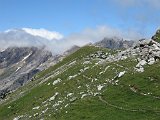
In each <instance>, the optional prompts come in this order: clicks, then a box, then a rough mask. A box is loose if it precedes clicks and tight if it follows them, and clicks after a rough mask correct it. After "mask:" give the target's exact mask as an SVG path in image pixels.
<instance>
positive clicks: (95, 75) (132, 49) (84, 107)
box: [0, 31, 160, 120]
mask: <svg viewBox="0 0 160 120" xmlns="http://www.w3.org/2000/svg"><path fill="white" fill-rule="evenodd" d="M159 35H160V33H159V32H158V31H157V32H156V34H155V35H154V36H155V37H152V39H149V40H146V39H141V40H139V41H136V42H135V41H127V40H123V39H120V38H116V37H114V38H107V37H106V38H104V39H103V40H101V41H99V42H97V43H94V44H88V45H86V46H83V47H79V46H73V47H72V48H71V49H70V50H67V51H66V52H64V53H63V54H60V55H58V54H57V55H53V54H52V53H51V52H49V51H48V50H46V49H45V48H44V47H19V46H18V47H9V48H7V49H3V50H2V51H1V52H0V70H1V74H0V78H1V79H0V82H1V84H0V86H1V88H5V87H6V88H7V89H6V90H10V91H12V92H10V94H6V93H5V94H4V91H3V94H1V98H2V99H1V101H0V111H1V112H0V119H2V120H21V119H22V120H23V119H24V120H25V119H30V120H37V119H38V120H57V119H58V120H81V119H85V120H106V119H107V120H148V119H149V120H152V119H153V120H159V118H160V109H159V107H160V101H159V100H160V96H159V93H160V91H159V87H160V84H159V79H160V76H159V74H160V73H159V68H160V62H159V59H160V43H159ZM31 36H32V35H31ZM32 37H33V36H32ZM34 38H35V37H34ZM38 39H42V38H41V37H39V36H38ZM31 40H32V39H31ZM10 83H12V85H11V84H10ZM15 83H16V84H15ZM2 86H3V87H2ZM15 88H16V89H15ZM17 88H18V89H17Z"/></svg>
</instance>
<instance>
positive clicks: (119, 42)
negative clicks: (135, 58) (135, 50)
mask: <svg viewBox="0 0 160 120" xmlns="http://www.w3.org/2000/svg"><path fill="white" fill-rule="evenodd" d="M133 43H134V41H131V40H130V41H127V40H123V39H120V38H117V37H113V38H107V37H106V38H104V39H103V40H101V41H99V42H96V43H95V45H96V46H100V47H104V48H109V49H122V48H129V47H131V46H132V45H133Z"/></svg>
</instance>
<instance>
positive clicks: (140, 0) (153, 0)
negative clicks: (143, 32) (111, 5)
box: [113, 0, 160, 9]
mask: <svg viewBox="0 0 160 120" xmlns="http://www.w3.org/2000/svg"><path fill="white" fill-rule="evenodd" d="M113 1H114V2H115V3H116V4H118V5H121V6H123V7H131V6H138V5H140V6H144V7H145V6H147V7H151V8H158V9H160V0H113Z"/></svg>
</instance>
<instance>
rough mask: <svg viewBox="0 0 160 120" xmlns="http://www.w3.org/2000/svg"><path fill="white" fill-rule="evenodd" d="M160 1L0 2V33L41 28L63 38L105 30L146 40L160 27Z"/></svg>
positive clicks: (58, 0)
mask: <svg viewBox="0 0 160 120" xmlns="http://www.w3.org/2000/svg"><path fill="white" fill-rule="evenodd" d="M159 11H160V0H0V31H3V30H6V29H10V28H23V27H30V28H45V29H48V30H52V31H58V32H60V33H61V34H63V35H69V34H73V33H78V32H81V31H83V30H85V29H88V28H89V29H96V27H97V26H107V27H108V26H109V28H110V27H111V28H112V29H118V30H121V31H125V32H126V31H136V32H137V33H140V34H142V36H147V37H148V36H150V35H152V34H153V33H154V32H155V30H156V29H157V28H158V27H159V26H160V12H159Z"/></svg>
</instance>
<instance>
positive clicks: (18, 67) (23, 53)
mask: <svg viewBox="0 0 160 120" xmlns="http://www.w3.org/2000/svg"><path fill="white" fill-rule="evenodd" d="M51 58H52V53H51V52H49V51H46V50H44V49H43V48H36V47H12V48H7V49H6V50H3V51H1V52H0V96H1V98H3V97H5V94H6V93H8V92H11V91H12V90H15V89H16V88H18V87H20V86H22V85H23V84H25V83H26V82H27V81H28V80H30V79H31V78H32V77H33V76H34V75H35V74H36V73H37V72H39V71H41V70H43V69H45V67H41V66H42V65H44V64H45V63H46V62H47V61H48V60H49V59H51ZM52 61H53V60H52Z"/></svg>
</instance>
